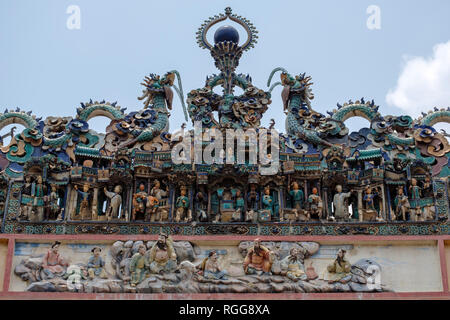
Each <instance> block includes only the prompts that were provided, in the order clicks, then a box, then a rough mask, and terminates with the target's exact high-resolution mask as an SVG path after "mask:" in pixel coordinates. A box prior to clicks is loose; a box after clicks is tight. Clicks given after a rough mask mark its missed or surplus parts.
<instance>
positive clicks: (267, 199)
mask: <svg viewBox="0 0 450 320" xmlns="http://www.w3.org/2000/svg"><path fill="white" fill-rule="evenodd" d="M262 203H263V210H269V211H270V216H271V217H273V214H274V213H273V198H272V196H271V195H270V187H269V186H266V187H265V188H264V196H263V198H262Z"/></svg>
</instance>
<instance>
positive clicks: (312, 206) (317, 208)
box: [308, 188, 323, 219]
mask: <svg viewBox="0 0 450 320" xmlns="http://www.w3.org/2000/svg"><path fill="white" fill-rule="evenodd" d="M317 192H318V191H317V188H313V189H312V194H310V195H309V197H308V203H309V212H308V219H310V218H311V217H313V218H317V219H320V218H322V208H323V204H322V199H320V197H319V195H318V194H317Z"/></svg>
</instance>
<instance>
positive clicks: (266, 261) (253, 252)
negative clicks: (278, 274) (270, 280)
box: [244, 239, 272, 275]
mask: <svg viewBox="0 0 450 320" xmlns="http://www.w3.org/2000/svg"><path fill="white" fill-rule="evenodd" d="M271 268H272V259H271V256H270V250H269V249H267V248H266V247H264V246H262V245H261V240H260V239H255V241H254V242H253V248H250V249H249V250H248V252H247V256H246V257H245V260H244V272H245V273H246V274H258V275H260V274H266V275H270V269H271Z"/></svg>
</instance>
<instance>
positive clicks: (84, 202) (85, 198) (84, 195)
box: [75, 183, 92, 220]
mask: <svg viewBox="0 0 450 320" xmlns="http://www.w3.org/2000/svg"><path fill="white" fill-rule="evenodd" d="M75 190H77V192H78V195H79V196H80V197H81V203H80V211H79V212H78V215H81V219H83V220H86V219H91V218H92V212H91V210H90V209H89V207H90V206H89V185H88V184H87V183H86V184H84V185H83V191H80V190H78V186H77V185H75Z"/></svg>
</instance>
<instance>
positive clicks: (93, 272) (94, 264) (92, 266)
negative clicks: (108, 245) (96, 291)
mask: <svg viewBox="0 0 450 320" xmlns="http://www.w3.org/2000/svg"><path fill="white" fill-rule="evenodd" d="M91 252H92V256H91V257H90V258H89V260H88V263H87V267H88V273H89V278H90V279H91V280H92V279H94V278H95V277H100V278H102V279H106V278H108V275H107V274H106V271H105V261H104V260H103V259H102V257H100V253H101V252H102V249H101V248H99V247H94V248H93V249H92V250H91Z"/></svg>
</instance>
